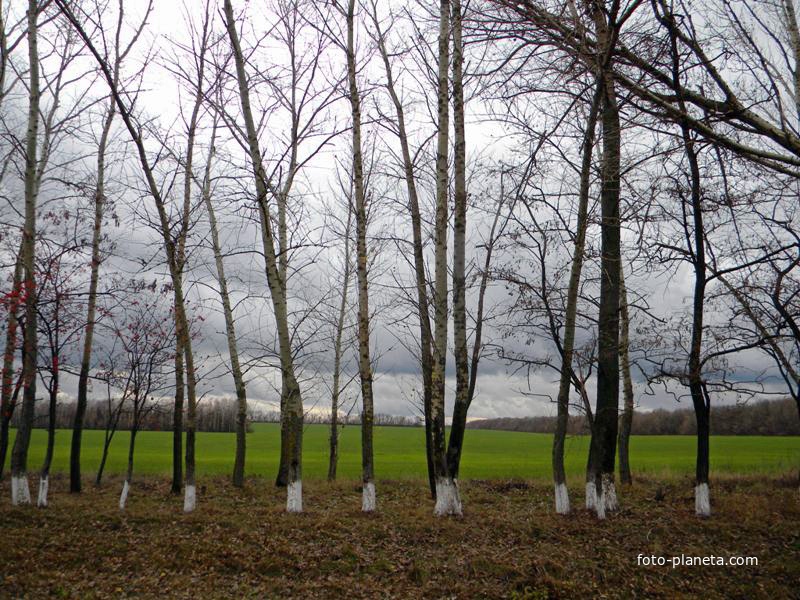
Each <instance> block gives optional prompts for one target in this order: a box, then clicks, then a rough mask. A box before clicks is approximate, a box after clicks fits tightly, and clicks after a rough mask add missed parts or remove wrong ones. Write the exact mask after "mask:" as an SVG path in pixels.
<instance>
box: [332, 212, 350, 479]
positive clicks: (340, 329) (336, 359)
mask: <svg viewBox="0 0 800 600" xmlns="http://www.w3.org/2000/svg"><path fill="white" fill-rule="evenodd" d="M352 215H353V211H352V208H351V205H350V200H349V199H348V202H347V225H346V226H345V232H344V276H343V279H344V281H343V282H342V296H341V301H340V303H339V316H338V317H337V320H336V338H335V340H334V346H333V391H332V392H331V432H330V452H329V456H328V481H335V480H336V467H337V465H338V461H339V393H340V391H341V390H340V389H339V388H340V385H341V384H340V377H341V369H342V336H343V333H344V322H345V315H346V313H347V292H348V289H349V287H350V261H351V258H350V222H351V220H352Z"/></svg>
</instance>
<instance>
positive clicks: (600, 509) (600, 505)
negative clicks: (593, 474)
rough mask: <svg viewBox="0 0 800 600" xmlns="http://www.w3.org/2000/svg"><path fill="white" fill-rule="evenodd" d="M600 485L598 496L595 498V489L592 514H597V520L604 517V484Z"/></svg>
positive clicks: (601, 519)
mask: <svg viewBox="0 0 800 600" xmlns="http://www.w3.org/2000/svg"><path fill="white" fill-rule="evenodd" d="M600 487H601V489H600V497H599V498H597V491H595V503H594V514H595V515H597V519H598V520H599V521H603V520H605V518H606V494H605V486H602V485H601V486H600Z"/></svg>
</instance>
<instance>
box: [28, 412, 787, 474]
mask: <svg viewBox="0 0 800 600" xmlns="http://www.w3.org/2000/svg"><path fill="white" fill-rule="evenodd" d="M128 437H129V435H128V432H127V431H118V432H117V434H116V435H115V437H114V441H113V443H112V446H111V452H110V455H109V459H108V464H107V466H106V473H109V474H119V473H122V472H123V471H124V468H125V464H126V460H127V451H128ZM360 439H361V432H360V429H359V428H358V427H357V426H347V427H345V428H344V430H343V432H342V435H341V438H340V443H341V447H340V450H339V469H338V473H339V476H340V477H341V478H344V479H358V478H360V473H361V446H360ZM69 441H70V432H69V431H66V430H64V431H58V432H57V433H56V447H55V457H54V460H53V471H54V472H57V473H59V472H60V473H63V472H66V471H67V469H68V460H69ZM235 441H236V440H235V436H234V434H232V433H199V434H198V436H197V469H198V474H199V475H200V476H203V475H219V474H227V473H230V472H231V470H232V468H233V457H234V447H235ZM279 442H280V431H279V426H278V425H277V424H274V423H256V424H255V425H253V431H252V433H250V434H248V436H247V471H246V472H247V474H248V475H251V476H252V475H261V476H265V477H267V478H271V477H274V475H275V472H276V471H277V468H278V456H279ZM588 443H589V439H588V437H584V436H575V437H570V438H568V440H567V445H566V450H567V454H566V466H567V473H568V474H569V475H570V476H572V477H582V476H583V473H584V472H585V468H586V464H585V461H586V456H587V452H588ZM424 444H425V441H424V430H423V429H422V428H405V427H376V428H375V467H376V468H375V470H376V475H377V477H378V478H379V479H416V478H419V479H423V478H425V476H426V470H425V448H424ZM695 444H696V442H695V438H694V437H693V436H633V437H632V439H631V463H632V468H633V471H634V476H635V475H636V474H637V473H639V474H648V475H652V476H689V475H692V474H693V473H694V463H695ZM551 445H552V436H550V435H546V434H535V433H517V432H509V431H484V430H473V429H471V430H469V431H467V434H466V441H465V447H464V459H463V466H462V471H461V478H462V479H512V478H516V479H538V478H542V479H545V478H546V479H549V478H550V477H551V466H550V465H551V462H550V461H551V458H550V457H551ZM102 446H103V432H102V431H86V432H84V440H83V453H82V454H83V460H84V464H85V465H86V466H85V469H86V472H87V473H92V472H93V471H94V470H95V469H96V468H97V465H98V464H99V462H100V455H101V452H102ZM45 447H46V436H45V432H44V430H35V431H34V433H33V439H32V442H31V451H30V458H29V461H28V468H29V471H30V472H31V473H33V472H35V470H36V469H37V468H38V466H39V464H41V461H42V457H43V456H44V451H45ZM327 453H328V428H327V427H326V426H325V425H308V426H306V428H305V435H304V436H303V477H304V479H323V478H324V477H325V475H326V473H327V467H328V454H327ZM798 465H800V438H794V437H760V436H716V437H712V438H711V473H712V477H713V476H714V475H734V474H742V475H754V474H765V475H779V474H785V473H788V472H791V471H795V472H796V470H797V468H798ZM171 468H172V434H171V433H169V432H153V431H143V432H140V433H139V436H138V437H137V443H136V464H135V469H134V476H135V475H136V474H150V475H168V474H170V473H171Z"/></svg>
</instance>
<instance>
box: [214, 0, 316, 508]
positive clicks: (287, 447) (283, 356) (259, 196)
mask: <svg viewBox="0 0 800 600" xmlns="http://www.w3.org/2000/svg"><path fill="white" fill-rule="evenodd" d="M224 11H225V26H226V29H227V32H228V39H229V41H230V44H231V50H232V53H233V59H234V63H235V66H236V79H237V82H238V87H239V101H240V102H241V109H242V117H243V119H244V122H245V131H246V134H247V149H248V153H249V159H250V164H251V167H252V170H253V178H254V180H255V188H256V201H257V204H258V211H259V218H260V225H261V241H262V246H263V248H264V260H265V270H266V276H267V285H268V286H269V290H270V296H271V297H272V306H273V311H274V314H275V325H276V328H277V333H278V344H279V352H280V364H281V382H282V383H281V385H282V389H283V390H284V391H285V411H282V412H283V413H284V414H285V419H286V423H287V427H286V430H285V434H284V433H283V432H282V435H281V447H282V450H281V452H282V453H283V455H284V456H287V457H288V467H289V468H288V475H287V497H286V510H287V511H288V512H301V511H302V510H303V487H302V440H303V401H302V397H301V394H300V385H299V384H298V382H297V378H296V376H295V366H294V357H293V355H292V347H291V336H290V334H289V324H288V318H287V307H286V300H285V294H284V291H283V290H284V286H285V281H284V279H283V277H282V276H281V271H280V268H279V264H278V257H277V255H276V252H275V241H276V240H275V236H274V233H273V226H272V220H271V215H270V208H269V203H268V197H269V188H270V187H271V184H270V182H269V181H268V179H267V175H266V171H265V169H264V164H263V158H262V152H261V148H260V146H259V142H258V132H257V130H256V125H255V121H254V120H253V113H252V109H251V104H250V90H249V86H248V78H247V73H246V71H245V58H244V54H243V53H242V48H241V45H240V42H239V33H238V32H237V30H236V20H235V18H234V14H233V5H232V3H231V0H225V3H224ZM282 396H284V394H282ZM282 401H283V400H282ZM282 418H284V417H283V416H282Z"/></svg>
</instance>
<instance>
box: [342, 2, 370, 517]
mask: <svg viewBox="0 0 800 600" xmlns="http://www.w3.org/2000/svg"><path fill="white" fill-rule="evenodd" d="M347 81H348V84H349V87H350V111H351V115H352V119H353V188H354V191H355V217H356V279H357V281H358V372H359V376H360V378H361V402H362V412H361V483H362V501H361V510H362V511H364V512H372V511H374V510H375V472H374V471H375V467H374V462H373V448H372V425H373V420H374V409H373V397H372V363H371V361H370V352H369V319H370V315H369V280H368V278H369V274H368V267H369V260H368V256H367V198H366V192H365V190H364V161H363V157H362V153H361V99H360V96H359V92H358V82H357V81H356V49H355V0H349V2H348V5H347Z"/></svg>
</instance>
